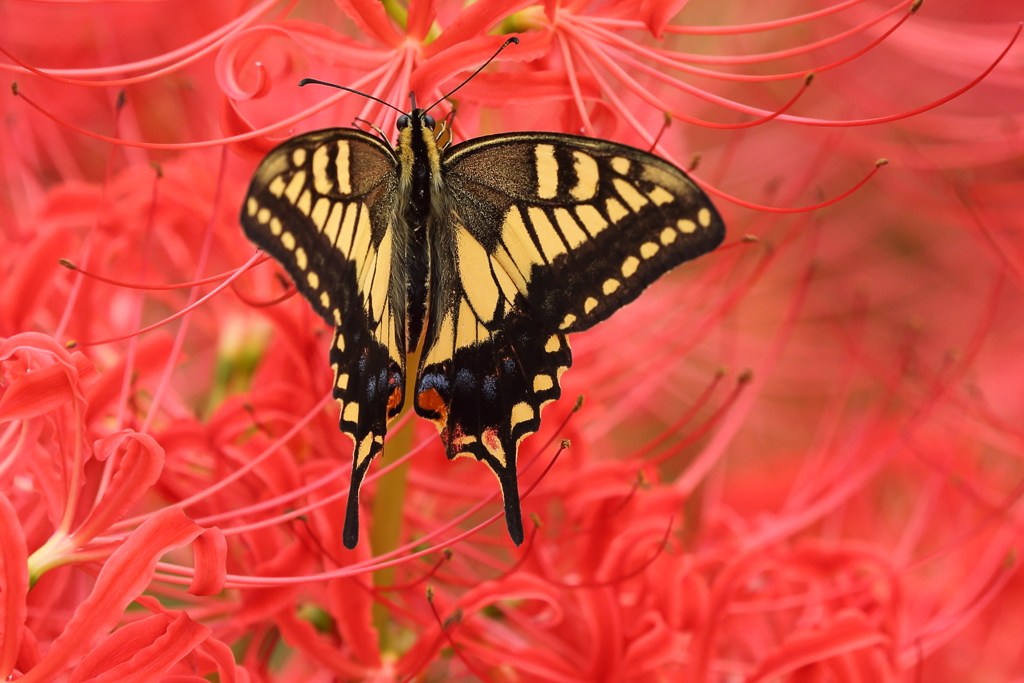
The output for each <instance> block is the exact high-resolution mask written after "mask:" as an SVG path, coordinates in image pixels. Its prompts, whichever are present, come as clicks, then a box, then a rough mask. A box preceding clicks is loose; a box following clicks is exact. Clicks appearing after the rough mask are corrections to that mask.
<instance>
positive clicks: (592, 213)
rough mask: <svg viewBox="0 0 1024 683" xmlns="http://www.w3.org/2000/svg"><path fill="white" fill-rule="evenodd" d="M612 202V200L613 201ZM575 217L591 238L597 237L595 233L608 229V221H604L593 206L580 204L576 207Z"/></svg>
mask: <svg viewBox="0 0 1024 683" xmlns="http://www.w3.org/2000/svg"><path fill="white" fill-rule="evenodd" d="M613 201H614V200H613ZM576 216H577V217H578V218H579V219H580V222H581V223H583V227H584V228H586V229H587V232H589V233H590V236H591V237H597V233H599V232H601V231H602V230H604V229H605V228H607V227H608V221H606V220H605V219H604V216H602V215H601V212H600V211H598V210H597V207H596V206H594V205H593V204H580V205H579V206H577V207H576Z"/></svg>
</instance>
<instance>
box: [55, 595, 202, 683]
mask: <svg viewBox="0 0 1024 683" xmlns="http://www.w3.org/2000/svg"><path fill="white" fill-rule="evenodd" d="M155 618H161V619H166V618H167V617H164V616H163V615H157V616H155V617H151V619H155ZM146 621H149V619H147V620H146ZM131 626H135V624H132V625H131ZM131 626H126V627H124V628H123V629H121V630H120V631H118V632H117V633H115V634H114V635H113V636H111V637H110V638H107V641H110V640H114V638H115V636H116V635H118V633H120V632H121V631H124V630H127V629H128V628H131ZM148 630H150V631H151V630H152V629H148ZM151 635H152V634H151ZM209 636H210V629H209V627H206V626H203V625H202V624H199V623H196V622H194V621H192V620H191V619H190V618H189V616H188V615H187V614H185V613H184V612H182V613H181V614H180V615H178V618H177V619H175V620H174V621H172V622H171V623H170V624H169V625H167V627H166V628H165V629H163V630H162V632H161V633H160V635H159V636H158V637H156V638H155V639H152V638H151V640H149V641H148V642H149V644H148V645H147V646H145V647H143V648H142V649H138V646H139V645H142V643H143V642H146V641H142V640H141V639H133V640H135V641H136V642H135V643H133V644H134V645H135V649H134V651H129V652H133V654H132V657H131V659H129V660H128V661H121V662H120V663H118V664H116V665H115V666H112V667H104V669H103V671H102V673H100V674H99V675H98V676H95V677H94V678H89V679H82V678H79V679H76V678H72V683H77V681H83V683H84V681H89V682H90V683H150V682H151V681H156V680H158V679H159V677H160V674H162V673H165V672H166V671H167V670H168V669H170V668H171V667H172V666H174V665H175V664H176V663H177V662H178V661H179V660H180V659H181V658H183V657H185V656H186V655H187V654H188V653H190V652H191V651H192V650H193V649H194V648H195V647H196V646H198V645H199V644H200V643H202V642H203V641H204V640H206V639H207V638H208V637H209ZM125 640H126V639H125ZM105 645H106V642H104V643H103V644H102V645H100V647H99V648H97V649H96V650H93V652H91V653H90V654H89V656H90V657H92V655H93V654H96V653H102V652H106V648H105ZM118 645H120V643H118ZM114 651H115V652H116V653H117V654H118V655H122V654H124V649H123V647H119V648H116V649H115V650H114ZM76 673H77V672H76Z"/></svg>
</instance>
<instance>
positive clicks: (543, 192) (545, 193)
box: [533, 145, 558, 199]
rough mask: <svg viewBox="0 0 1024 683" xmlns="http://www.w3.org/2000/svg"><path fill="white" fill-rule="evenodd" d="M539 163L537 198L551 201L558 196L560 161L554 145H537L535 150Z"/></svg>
mask: <svg viewBox="0 0 1024 683" xmlns="http://www.w3.org/2000/svg"><path fill="white" fill-rule="evenodd" d="M533 154H534V157H535V159H536V162H537V196H538V197H540V198H541V199H551V198H552V197H554V196H555V195H556V194H558V161H557V160H556V159H555V148H554V146H552V145H537V146H536V147H534V148H533Z"/></svg>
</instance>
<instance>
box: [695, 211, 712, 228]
mask: <svg viewBox="0 0 1024 683" xmlns="http://www.w3.org/2000/svg"><path fill="white" fill-rule="evenodd" d="M697 222H698V223H700V224H701V225H702V226H703V227H705V228H706V227H708V226H709V225H711V212H710V211H708V210H707V209H701V210H700V211H698V212H697Z"/></svg>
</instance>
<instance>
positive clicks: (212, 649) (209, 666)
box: [162, 638, 249, 683]
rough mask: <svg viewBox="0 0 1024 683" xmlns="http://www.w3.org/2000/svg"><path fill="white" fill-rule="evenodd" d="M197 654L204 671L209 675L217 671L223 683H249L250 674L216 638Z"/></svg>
mask: <svg viewBox="0 0 1024 683" xmlns="http://www.w3.org/2000/svg"><path fill="white" fill-rule="evenodd" d="M196 654H197V655H198V657H199V661H200V664H201V665H204V668H203V669H202V670H203V671H207V674H209V673H213V670H214V669H216V670H217V674H218V675H219V676H220V682H221V683H235V681H241V682H242V683H248V681H249V674H248V673H247V672H246V671H245V670H244V669H241V668H239V667H238V665H236V664H235V655H234V653H232V652H231V648H230V647H228V646H227V645H225V644H224V643H223V642H221V641H219V640H217V639H216V638H207V639H206V640H205V641H203V644H202V645H200V646H199V647H198V648H197V649H196ZM204 680H205V679H204ZM165 681H167V679H166V678H165V679H163V682H162V683H164V682H165Z"/></svg>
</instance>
